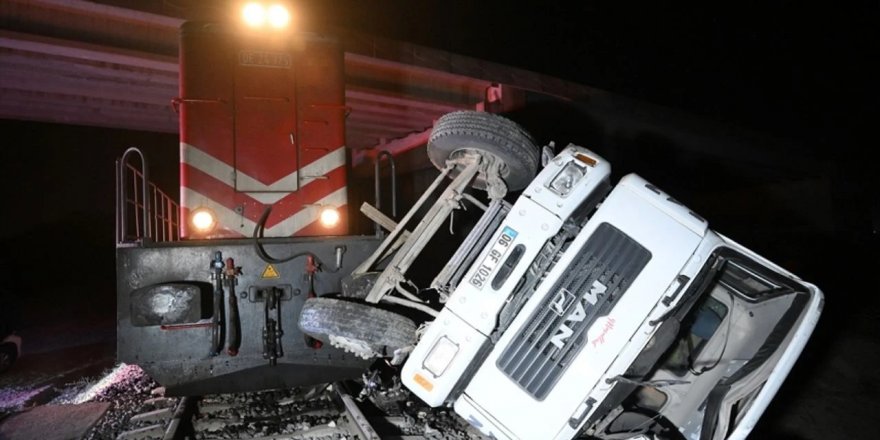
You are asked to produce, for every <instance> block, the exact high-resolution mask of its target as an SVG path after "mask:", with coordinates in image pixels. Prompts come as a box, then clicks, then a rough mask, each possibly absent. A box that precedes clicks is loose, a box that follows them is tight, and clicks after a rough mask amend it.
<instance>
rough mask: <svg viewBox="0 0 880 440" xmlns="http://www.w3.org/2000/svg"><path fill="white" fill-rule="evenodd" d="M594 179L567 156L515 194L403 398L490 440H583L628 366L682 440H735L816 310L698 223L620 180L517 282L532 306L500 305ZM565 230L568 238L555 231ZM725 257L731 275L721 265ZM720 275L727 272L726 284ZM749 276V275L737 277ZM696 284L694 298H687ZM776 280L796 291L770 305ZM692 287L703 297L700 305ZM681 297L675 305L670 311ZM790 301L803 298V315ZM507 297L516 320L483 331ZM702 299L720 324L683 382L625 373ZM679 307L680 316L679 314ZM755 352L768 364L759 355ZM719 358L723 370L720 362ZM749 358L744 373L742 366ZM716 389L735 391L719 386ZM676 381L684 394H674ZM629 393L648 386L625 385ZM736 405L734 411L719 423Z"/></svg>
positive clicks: (809, 290)
mask: <svg viewBox="0 0 880 440" xmlns="http://www.w3.org/2000/svg"><path fill="white" fill-rule="evenodd" d="M579 155H584V156H580V157H579ZM575 165H576V167H575ZM585 165H586V166H585ZM578 173H583V176H582V177H583V178H582V179H581V180H579V181H577V184H576V185H574V186H569V187H567V188H568V189H567V190H566V191H567V192H566V193H565V194H560V190H559V188H560V186H559V179H558V178H559V177H560V176H567V175H578ZM609 174H610V166H609V165H608V163H607V162H605V161H604V160H602V159H601V158H599V157H598V156H596V155H595V154H593V153H591V152H589V151H587V150H585V149H582V148H580V147H575V146H569V147H567V148H566V149H565V150H564V151H563V152H562V153H560V155H559V156H557V157H556V158H555V159H554V160H552V161H551V162H550V164H548V166H547V167H546V168H545V169H544V170H543V171H542V172H541V173H540V174H539V175H538V177H537V178H535V179H534V181H533V182H532V183H531V185H529V187H528V188H527V189H526V190H524V192H523V194H522V196H521V197H520V198H519V199H518V200H517V202H516V204H515V205H514V206H513V208H512V209H511V210H510V212H509V213H508V215H507V217H506V218H505V219H504V221H503V222H502V224H501V226H499V228H498V230H497V231H495V233H494V235H493V237H492V239H491V240H490V241H489V244H488V245H486V246H485V247H484V248H483V249H482V250H480V251H479V252H480V255H479V257H478V258H477V259H476V260H475V263H474V264H473V266H472V267H471V268H469V270H468V272H467V273H466V275H465V276H464V278H463V279H462V280H461V282H460V283H459V285H458V286H457V287H456V288H455V290H454V291H453V293H452V294H451V295H450V297H449V301H448V302H447V304H446V306H445V307H444V309H443V310H442V311H441V312H440V314H439V316H438V317H437V319H436V320H435V321H434V322H433V323H432V324H430V326H429V327H428V329H427V331H426V332H425V334H424V335H423V336H422V339H421V340H420V342H419V343H418V344H417V345H416V347H415V348H414V350H413V352H412V353H411V354H410V357H409V359H408V360H407V362H406V364H405V365H404V367H403V371H402V374H401V376H402V380H403V383H404V385H406V386H407V387H408V388H409V389H410V390H412V391H413V392H414V393H415V394H416V395H417V396H418V397H420V398H421V399H422V400H424V401H425V402H426V403H428V404H429V405H431V406H439V405H442V404H448V403H450V402H454V408H455V411H456V412H457V413H458V414H459V415H461V416H462V417H463V418H465V419H466V420H467V421H468V422H469V423H471V424H472V425H473V426H474V427H476V428H478V429H480V430H481V431H482V432H483V433H484V434H486V435H488V436H490V437H492V438H498V439H503V438H508V439H542V440H543V439H550V438H554V439H570V438H572V437H574V436H575V435H577V434H578V433H579V432H581V431H582V430H583V429H584V428H585V427H584V424H585V423H586V421H587V420H592V421H593V423H596V421H597V420H602V419H603V417H605V416H606V415H607V412H598V411H599V410H600V409H601V408H602V406H603V405H602V404H603V403H606V400H607V402H619V400H614V399H613V398H611V396H612V394H611V391H612V390H614V389H615V386H616V385H619V384H620V383H621V381H622V380H623V379H622V378H623V377H625V376H624V375H625V373H627V372H628V370H629V369H630V368H631V367H632V366H633V365H634V363H635V361H636V360H637V359H639V360H640V362H642V363H643V365H647V366H649V367H650V366H651V365H654V366H655V367H656V368H654V369H652V370H651V371H653V372H652V373H651V376H649V377H644V379H645V380H655V381H661V382H662V381H667V383H670V384H671V385H669V386H668V388H664V389H663V392H661V393H660V394H664V393H665V396H666V397H665V398H664V399H663V401H662V403H660V404H658V405H659V406H658V407H657V409H656V411H657V412H658V416H661V415H662V416H663V417H665V418H666V419H667V420H668V421H670V422H672V423H673V424H674V425H675V426H676V427H677V430H678V431H679V432H680V433H681V435H683V436H684V437H685V438H688V439H690V440H698V439H700V438H702V437H707V435H701V434H703V433H701V429H702V428H703V426H705V425H704V424H703V423H704V421H705V423H710V425H709V426H713V431H711V432H712V433H713V434H712V435H711V436H709V438H711V439H712V440H720V439H723V438H731V439H740V438H745V436H746V435H748V433H749V432H751V430H752V429H753V428H754V426H755V423H756V422H757V420H758V418H759V417H760V415H761V414H762V413H763V412H764V410H765V409H766V407H767V405H768V404H769V402H770V400H771V399H772V398H773V396H774V395H775V393H776V392H777V390H778V389H779V386H780V385H781V383H782V382H783V380H784V379H785V377H786V376H787V375H788V373H789V371H790V370H791V368H792V366H793V365H794V362H795V360H796V359H797V357H798V356H799V355H800V353H801V351H802V350H803V347H804V345H805V344H806V341H807V339H808V338H809V336H810V334H811V333H812V331H813V329H814V328H815V326H816V323H817V321H818V317H819V315H820V313H821V310H822V305H823V301H824V299H823V296H822V292H821V291H820V290H819V289H818V288H816V286H814V285H812V284H808V283H804V282H802V281H800V279H799V278H797V277H796V276H794V275H793V274H791V273H790V272H788V271H786V270H784V269H782V268H781V267H779V266H777V265H775V264H773V263H772V262H770V261H768V260H766V259H765V258H763V257H761V256H759V255H757V254H755V253H754V252H752V251H750V250H748V249H746V248H745V247H743V246H741V245H739V244H738V243H736V242H734V241H732V240H730V239H728V238H727V237H724V236H721V235H719V234H717V233H715V232H713V231H711V230H709V229H708V223H707V222H706V221H705V220H704V219H702V218H701V217H700V216H699V215H697V214H695V213H694V212H693V211H691V210H689V209H688V208H687V207H685V206H684V205H682V204H681V203H679V202H678V201H676V200H675V199H674V198H672V197H671V196H669V195H668V194H666V193H664V192H663V191H661V190H659V189H658V188H656V187H654V186H653V185H651V184H650V183H648V182H646V181H645V180H644V179H642V178H641V177H639V176H636V175H633V174H631V175H628V176H626V177H624V178H623V179H621V181H620V182H619V183H618V185H617V186H616V187H615V188H614V190H613V191H611V193H610V194H608V195H607V197H605V199H604V200H603V201H601V204H599V207H598V208H597V209H596V210H595V212H594V213H592V216H591V217H590V218H589V220H587V221H586V222H585V223H582V228H581V229H580V231H579V232H578V233H577V235H576V236H575V237H574V238H573V240H572V241H571V242H570V244H569V245H568V247H567V249H565V251H564V252H561V254H557V255H556V257H555V258H558V261H556V263H555V265H554V266H552V268H551V269H549V271H547V272H546V275H545V276H544V277H543V278H542V279H541V278H534V277H533V278H532V280H533V282H534V283H537V280H539V279H540V280H541V282H540V284H537V286H536V287H535V290H534V291H533V292H532V291H531V290H526V291H516V289H517V285H518V284H520V281H521V280H522V279H523V277H524V275H525V274H526V270H527V269H528V267H529V265H530V264H531V263H532V261H533V260H534V259H535V258H536V255H537V254H538V252H539V250H540V248H541V247H542V246H543V245H544V244H545V243H547V242H548V240H549V239H551V238H553V237H554V235H555V234H557V232H559V231H560V230H561V228H562V227H563V224H564V223H565V222H566V220H567V219H569V217H571V216H572V215H573V213H575V212H576V210H577V208H578V207H579V206H580V205H581V203H582V202H583V201H584V200H586V199H588V198H589V197H590V196H591V195H592V196H596V195H597V194H599V193H598V192H597V193H596V194H593V192H594V191H597V190H598V188H599V187H600V185H601V184H604V182H606V181H607V179H608V175H609ZM603 194H604V193H603ZM593 201H594V202H595V200H593ZM590 206H592V205H590ZM579 215H580V214H579ZM579 221H583V219H581V220H579ZM566 228H568V229H566V231H570V230H571V223H569V226H566ZM575 230H577V229H575ZM570 236H571V235H569V237H570ZM519 245H522V247H523V249H520V251H521V253H522V258H521V259H519V260H516V261H514V262H513V263H510V262H509V261H507V262H508V269H509V276H507V278H505V279H504V281H503V283H500V284H499V283H495V285H492V279H493V277H495V276H496V274H497V273H498V272H499V268H500V267H501V265H503V264H504V263H505V260H504V259H505V258H507V255H509V253H510V252H511V250H512V249H514V247H516V246H519ZM728 254H730V255H733V258H734V262H732V263H728V262H727V261H726V258H727V257H723V255H728ZM719 256H721V257H719ZM740 260H743V261H745V260H749V261H748V264H746V265H745V266H741V265H740V266H738V265H739V264H740V263H737V262H736V261H740ZM719 261H721V263H720V264H718V265H716V264H715V263H717V262H719ZM487 262H489V263H487ZM710 263H711V264H710ZM743 264H745V263H743ZM749 265H752V266H749ZM710 267H712V270H710V269H709V268H710ZM727 267H733V269H729V270H730V272H728V269H727ZM737 267H739V269H736V268H737ZM751 267H754V268H755V270H757V271H758V272H754V273H752V272H750V271H749V270H750V268H751ZM722 268H723V269H722ZM736 270H739V272H738V274H739V275H737V274H736V273H735V272H736ZM542 273H543V272H542ZM707 273H708V274H711V275H706V274H707ZM722 273H723V274H730V275H727V276H729V277H732V278H730V279H728V281H725V282H727V283H734V284H735V283H736V282H742V283H744V284H742V285H743V286H746V288H747V289H750V288H753V287H752V286H753V285H757V286H758V287H754V289H758V290H754V295H755V297H754V298H752V299H749V298H748V297H743V298H739V299H737V298H736V295H734V294H733V293H731V292H733V290H732V289H736V285H734V284H729V285H728V284H723V283H722V281H721V280H722V278H721V276H722V275H721V274H722ZM761 273H764V275H761ZM743 274H744V275H743ZM762 276H767V277H769V278H767V279H763V278H762ZM736 277H740V278H736ZM698 279H703V281H704V282H705V283H702V282H701V283H702V284H701V283H697V281H696V280H698ZM773 279H776V280H777V281H776V282H772V280H773ZM762 280H763V281H766V282H767V283H769V284H763V285H771V286H772V285H775V286H776V287H774V288H770V289H768V290H763V288H762V287H761V285H762V284H761V281H762ZM780 280H789V281H794V282H795V284H797V285H798V286H803V287H798V288H797V290H796V291H795V290H791V291H780V292H781V293H779V294H778V295H777V294H775V293H774V292H775V290H774V289H779V288H782V287H785V286H788V285H794V284H792V283H790V282H789V281H780ZM706 283H708V284H706ZM532 285H534V284H532ZM707 286H712V287H711V289H712V290H703V289H708V287H707ZM569 287H570V289H569ZM785 288H789V289H790V287H785ZM783 290H784V289H783ZM686 291H687V292H690V296H688V298H689V299H690V301H691V302H688V300H686V299H685V297H686V295H685V294H684V293H683V292H686ZM529 292H531V293H529ZM694 292H696V293H694ZM707 292H708V293H707ZM740 292H744V290H740ZM517 295H519V296H517ZM725 295H726V296H725ZM768 295H769V296H768ZM804 295H808V296H809V299H808V301H804V299H805V298H804ZM514 296H516V297H517V298H519V299H521V300H522V301H520V302H518V303H516V304H518V305H519V304H521V305H522V307H521V308H520V309H519V310H516V308H514V307H510V308H511V309H512V310H514V311H515V312H516V314H515V316H514V317H513V318H512V321H511V320H509V319H506V320H504V322H503V323H499V315H500V314H501V313H502V312H504V313H508V316H513V315H511V314H510V312H508V310H507V309H505V306H506V305H509V304H510V303H511V301H512V300H513V299H514ZM710 296H711V299H712V301H714V303H712V304H713V307H720V308H721V309H723V311H724V312H723V314H722V315H719V319H721V321H719V322H722V321H723V322H726V323H727V324H726V327H725V328H723V329H722V328H721V327H720V324H718V325H716V326H715V327H714V328H712V329H711V332H710V333H708V334H707V335H706V336H705V338H703V339H702V340H700V341H699V343H700V344H702V345H701V347H704V348H705V352H704V351H702V348H700V349H699V350H698V351H694V349H693V348H691V349H690V350H691V351H690V352H689V354H688V355H687V356H688V359H689V361H688V364H689V365H690V366H689V367H688V368H687V369H686V370H684V371H683V372H681V375H679V373H676V371H677V370H675V369H672V368H673V367H675V364H669V363H668V362H670V361H669V359H668V358H660V359H666V360H663V361H662V362H665V363H656V364H650V363H649V364H644V362H661V361H660V360H658V358H652V357H647V358H640V357H639V356H640V355H641V354H643V353H648V352H650V351H649V348H648V347H649V342H651V341H652V338H653V337H654V336H659V333H658V328H660V327H662V326H661V325H658V324H659V323H661V322H665V320H667V319H669V317H670V316H673V315H675V314H677V313H679V312H680V313H679V318H676V320H672V321H670V322H671V323H673V324H674V323H679V320H682V321H683V320H684V318H681V316H683V315H682V314H687V316H692V317H694V318H693V320H692V321H690V323H689V324H687V325H689V326H693V327H694V328H695V327H696V324H695V323H694V322H695V321H696V319H697V318H698V317H703V316H704V314H705V310H710V309H709V308H708V306H706V305H705V304H706V303H708V299H710ZM728 297H729V300H728V299H727V298H728ZM704 300H705V301H704ZM693 301H696V303H695V302H693ZM701 301H702V302H703V305H702V306H701V307H703V308H699V309H697V307H696V306H694V304H697V303H700V302H701ZM804 304H806V305H805V306H804ZM681 305H684V308H683V309H682V310H679V309H678V307H679V306H681ZM795 305H796V306H797V307H795ZM710 311H712V310H710ZM783 312H784V313H783ZM789 312H791V313H789ZM795 312H797V314H796V313H795ZM743 317H746V318H743ZM785 317H787V318H785ZM734 318H737V319H738V320H737V319H734ZM783 318H785V319H783ZM508 323H509V326H508V327H505V325H507V324H508ZM499 325H501V327H500V328H501V330H499ZM680 325H682V326H684V325H685V324H684V323H683V322H682V323H681V324H680ZM788 325H790V327H786V326H788ZM667 328H672V329H676V330H674V331H675V332H676V333H672V332H671V331H668V332H666V335H677V336H676V338H692V337H698V336H699V337H701V335H700V334H698V333H697V332H698V330H694V329H693V328H691V327H688V328H685V327H681V329H680V330H678V329H679V327H667ZM699 331H700V332H702V331H703V330H699ZM679 332H686V333H679ZM691 332H694V333H691ZM682 334H684V336H682ZM493 341H494V342H493ZM682 341H685V339H681V340H678V339H676V340H675V341H673V342H674V343H673V342H665V343H664V345H659V346H657V347H660V348H662V351H658V350H654V352H653V353H656V354H657V355H658V356H659V355H660V354H664V356H665V355H669V354H670V353H671V354H676V353H677V351H675V350H677V348H676V347H677V345H675V344H679V342H682ZM665 344H673V345H665ZM774 344H778V345H774ZM765 347H769V349H768V350H763V349H764V348H765ZM728 349H729V350H731V352H730V353H729V355H730V356H734V357H733V358H729V359H724V361H723V362H722V358H723V357H724V355H725V353H726V350H728ZM768 353H769V355H768ZM691 355H694V356H702V360H704V361H706V364H709V365H711V364H713V363H714V365H711V366H712V368H707V369H702V371H698V372H695V370H694V368H697V369H700V368H702V367H695V366H696V365H698V364H695V363H694V360H693V359H690V357H691ZM751 356H754V357H755V359H758V358H760V360H756V361H755V362H754V363H753V364H751V363H750V362H751V361H752V358H751ZM643 359H654V360H651V361H645V360H643ZM716 359H717V360H716ZM701 365H702V364H701ZM746 365H747V366H748V367H753V368H745V367H744V366H746ZM715 366H720V367H719V368H717V369H716V368H714V367H715ZM660 367H662V368H660ZM639 371H642V370H639ZM689 371H690V372H689ZM703 373H706V374H705V375H703ZM737 373H742V374H740V375H739V376H736V374H737ZM640 374H643V375H644V374H646V373H645V372H643V373H640ZM698 376H699V377H698ZM732 376H736V380H735V381H733V382H724V379H726V378H729V377H732ZM681 377H689V378H692V379H694V380H693V381H692V382H689V381H684V380H677V381H676V379H678V378H681ZM639 383H642V384H645V383H648V382H635V383H634V384H632V383H631V384H630V385H633V386H634V385H638V384H639ZM721 384H724V386H726V387H727V388H723V389H718V390H719V391H724V394H719V395H720V396H721V399H720V400H716V402H720V404H718V405H715V406H714V407H713V409H717V408H721V409H720V410H719V411H722V412H720V413H716V414H721V416H720V417H718V416H717V415H715V414H713V416H712V417H708V416H706V414H704V412H706V413H708V411H709V410H708V409H706V403H705V402H706V401H708V399H709V397H706V396H708V395H709V394H710V392H712V391H716V385H721ZM641 386H642V388H644V385H641ZM649 388H650V387H649ZM629 389H632V388H621V390H629ZM619 391H620V390H618V392H617V395H618V397H617V398H620V397H619V396H621V393H620V392H619ZM626 392H630V391H626ZM623 396H625V395H623ZM694 396H698V397H694ZM646 402H647V401H646ZM610 404H611V403H609V405H610ZM737 404H739V405H740V406H738V410H737V411H732V408H733V406H734V405H737ZM614 405H617V404H616V403H615V404H614ZM604 409H605V411H607V410H608V409H609V407H605V408H604ZM724 414H727V415H730V414H735V419H734V420H732V421H733V423H735V425H736V426H735V427H733V428H731V427H730V426H729V424H730V422H731V419H730V417H726V418H725V416H723V415H724ZM704 416H705V417H704ZM715 417H718V419H717V420H716V419H715ZM610 421H611V420H610V419H609V422H610ZM713 424H714V425H713ZM591 426H595V425H591ZM707 433H708V431H707ZM602 438H605V437H602ZM613 438H619V437H613ZM651 438H653V437H652V436H651V435H650V434H649V433H633V434H632V439H645V440H648V439H651Z"/></svg>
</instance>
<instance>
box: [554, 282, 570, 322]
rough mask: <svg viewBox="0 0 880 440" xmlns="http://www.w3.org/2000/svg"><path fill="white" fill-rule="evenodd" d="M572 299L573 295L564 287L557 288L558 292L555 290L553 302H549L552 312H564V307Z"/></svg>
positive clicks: (560, 314)
mask: <svg viewBox="0 0 880 440" xmlns="http://www.w3.org/2000/svg"><path fill="white" fill-rule="evenodd" d="M573 301H574V295H572V294H571V292H569V291H568V289H566V288H565V287H563V288H561V289H559V292H556V297H555V298H553V302H551V303H550V310H552V311H553V313H555V314H557V315H559V316H562V315H564V314H565V309H567V308H568V306H570V305H571V303H572V302H573Z"/></svg>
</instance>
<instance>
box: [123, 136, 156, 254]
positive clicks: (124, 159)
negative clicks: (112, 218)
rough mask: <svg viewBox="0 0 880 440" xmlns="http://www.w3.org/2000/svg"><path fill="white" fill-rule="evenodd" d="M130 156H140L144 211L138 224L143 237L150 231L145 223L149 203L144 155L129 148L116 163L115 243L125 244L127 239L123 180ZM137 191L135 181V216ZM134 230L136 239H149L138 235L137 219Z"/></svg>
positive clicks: (125, 191)
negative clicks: (142, 228)
mask: <svg viewBox="0 0 880 440" xmlns="http://www.w3.org/2000/svg"><path fill="white" fill-rule="evenodd" d="M132 154H136V155H138V156H140V158H141V168H142V169H143V171H142V172H141V173H140V177H141V179H140V180H141V187H140V189H141V203H143V208H144V209H143V210H142V213H143V215H142V223H140V224H143V225H144V231H145V233H146V234H145V235H149V230H150V228H149V227H148V223H147V222H148V221H149V218H150V217H149V215H150V214H149V213H150V206H149V205H150V203H149V201H148V200H147V185H146V182H147V177H148V176H149V174H148V169H147V159H146V157H144V153H142V152H141V150H139V149H137V148H135V147H130V148H128V149H127V150H125V152H124V153H122V157H121V158H119V160H117V161H116V243H122V242H125V241H126V238H127V237H128V234H127V233H128V218H127V215H126V213H127V209H125V208H126V202H127V201H128V191H127V190H126V186H125V182H124V180H125V168H126V167H127V166H128V165H129V164H128V158H129V156H130V155H132ZM131 169H133V170H135V168H134V167H132V168H131ZM137 189H138V188H137V181H135V185H134V193H135V196H134V197H135V198H134V205H135V210H134V211H135V214H137V207H138V200H137V192H138V191H137ZM135 229H136V232H135V236H136V237H138V238H146V239H149V237H140V233H139V232H140V227H139V224H138V223H137V219H135Z"/></svg>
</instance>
